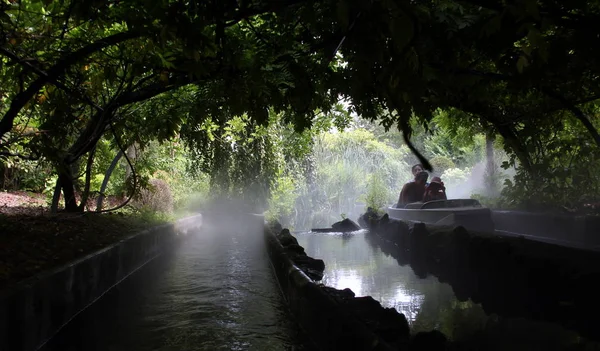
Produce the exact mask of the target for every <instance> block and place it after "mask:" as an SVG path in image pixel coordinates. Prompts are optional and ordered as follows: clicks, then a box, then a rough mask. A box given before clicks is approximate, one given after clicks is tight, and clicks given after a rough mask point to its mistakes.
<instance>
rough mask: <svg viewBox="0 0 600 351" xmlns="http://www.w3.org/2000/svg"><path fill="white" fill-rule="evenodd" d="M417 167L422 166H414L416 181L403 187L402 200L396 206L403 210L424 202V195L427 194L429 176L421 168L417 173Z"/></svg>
mask: <svg viewBox="0 0 600 351" xmlns="http://www.w3.org/2000/svg"><path fill="white" fill-rule="evenodd" d="M417 166H420V165H415V166H413V174H414V175H415V179H413V180H411V181H410V182H408V183H406V184H404V186H403V187H402V191H401V192H400V198H399V199H398V203H397V204H396V207H397V208H403V207H404V206H406V205H407V204H410V203H413V202H419V201H423V194H425V187H426V186H427V185H428V184H427V178H428V177H429V174H428V173H427V172H425V171H423V169H422V168H420V171H418V172H415V169H418V168H417Z"/></svg>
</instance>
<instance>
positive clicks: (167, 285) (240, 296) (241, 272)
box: [43, 202, 309, 351]
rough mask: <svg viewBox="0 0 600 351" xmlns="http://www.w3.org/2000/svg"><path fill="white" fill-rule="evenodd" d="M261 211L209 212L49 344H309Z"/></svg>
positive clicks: (164, 350) (64, 348) (209, 348)
mask: <svg viewBox="0 0 600 351" xmlns="http://www.w3.org/2000/svg"><path fill="white" fill-rule="evenodd" d="M263 223H264V220H263V218H262V217H257V216H252V215H247V214H243V213H242V212H240V207H239V206H237V205H236V203H235V202H234V203H233V205H228V204H227V203H225V202H223V203H221V204H219V205H215V208H213V210H212V211H206V212H205V213H203V227H202V228H201V229H200V230H196V231H190V232H189V233H188V234H187V235H188V236H187V238H186V239H185V240H184V241H183V242H181V245H180V247H179V248H178V249H177V250H176V251H175V252H170V253H168V254H166V255H163V256H162V257H159V258H158V259H156V260H155V261H153V262H151V263H150V264H148V265H146V266H145V267H144V268H142V269H141V270H140V271H138V272H136V273H135V274H133V275H132V276H130V277H129V278H128V279H126V280H125V281H123V282H122V283H121V284H120V285H118V286H117V287H116V288H114V289H113V290H111V291H110V292H109V293H108V294H107V295H105V296H104V297H103V298H102V299H100V300H99V301H98V302H96V303H95V304H94V305H92V306H91V307H90V308H88V309H87V310H85V311H84V312H83V313H81V314H80V315H79V316H78V317H76V318H75V319H74V320H73V321H72V322H71V323H70V324H69V325H68V326H67V327H65V328H64V329H63V330H62V331H61V332H60V333H59V334H58V335H57V336H56V337H55V338H54V339H52V340H51V341H50V342H49V343H48V344H47V345H46V347H45V348H44V349H43V350H45V351H49V350H57V351H58V350H60V351H71V350H72V351H75V350H91V351H94V350H98V351H100V350H103V351H104V350H159V351H171V350H173V351H175V350H206V351H213V350H257V351H262V350H273V351H280V350H292V349H294V350H308V349H309V348H308V347H305V344H304V343H305V339H303V336H302V335H301V334H300V333H299V331H298V330H299V328H298V326H297V325H296V324H295V322H293V320H292V319H291V317H290V316H289V315H288V312H287V309H286V306H285V303H284V300H283V298H282V297H281V295H280V291H279V288H278V285H277V282H276V280H275V278H274V275H273V274H272V272H271V267H270V265H269V260H268V256H267V253H266V250H265V245H264V237H263V231H262V228H263Z"/></svg>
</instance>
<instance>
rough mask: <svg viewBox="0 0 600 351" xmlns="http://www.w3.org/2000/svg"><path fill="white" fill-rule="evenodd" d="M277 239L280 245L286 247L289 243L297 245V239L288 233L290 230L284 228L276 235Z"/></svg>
mask: <svg viewBox="0 0 600 351" xmlns="http://www.w3.org/2000/svg"><path fill="white" fill-rule="evenodd" d="M277 239H278V240H279V242H280V243H281V246H283V247H287V246H290V245H298V246H299V244H298V240H296V238H295V237H294V236H293V235H292V234H291V233H290V230H289V229H287V228H285V229H283V230H282V231H281V232H280V233H279V234H278V235H277Z"/></svg>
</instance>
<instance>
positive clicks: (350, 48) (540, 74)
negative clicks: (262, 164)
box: [0, 0, 600, 189]
mask: <svg viewBox="0 0 600 351" xmlns="http://www.w3.org/2000/svg"><path fill="white" fill-rule="evenodd" d="M599 17H600V9H599V6H598V5H597V4H596V2H594V1H583V0H579V1H572V2H569V3H568V4H567V3H564V2H562V1H558V0H556V1H536V0H515V1H496V2H495V1H477V0H466V1H448V0H440V1H420V2H414V1H392V0H385V1H384V0H381V1H375V0H373V1H351V0H327V1H307V0H304V1H303V0H288V1H266V0H262V1H249V2H237V1H235V2H234V1H225V2H223V1H185V2H184V1H177V0H163V1H150V0H137V1H51V0H49V1H34V0H32V1H27V2H8V3H3V4H2V5H1V6H0V30H1V33H2V36H1V37H0V40H1V42H0V55H1V56H2V60H1V61H0V64H1V67H0V76H1V77H2V80H3V82H4V84H3V88H2V95H1V100H2V105H1V106H0V112H1V114H2V118H1V119H0V137H1V138H2V140H3V141H4V142H3V145H2V146H3V150H2V152H3V153H4V154H14V153H13V152H11V150H10V147H11V145H15V144H17V143H19V142H21V143H27V145H29V140H30V139H31V136H32V135H34V136H36V137H35V138H38V139H35V140H36V142H34V143H31V145H33V146H34V147H33V149H34V151H35V152H36V153H40V154H43V155H45V156H46V157H50V158H52V159H53V161H54V162H55V164H56V167H57V171H58V172H59V173H62V178H61V179H63V180H64V182H63V183H62V185H61V186H62V187H63V189H67V188H72V184H71V183H72V182H70V181H69V179H72V178H73V175H72V174H70V171H69V169H71V165H73V164H75V163H77V162H78V160H79V159H80V158H81V157H82V156H84V155H85V154H89V157H93V149H94V146H95V144H96V143H97V141H98V140H99V139H100V138H101V137H103V136H104V135H106V134H107V133H108V132H110V130H111V126H112V127H114V128H117V129H118V128H130V129H131V128H133V129H134V130H140V131H141V130H144V131H145V132H146V133H152V131H153V130H155V131H156V133H161V132H160V130H161V128H160V127H159V128H155V129H153V130H149V129H147V128H144V123H146V122H148V123H151V124H152V125H156V126H160V125H166V126H168V128H166V129H168V130H177V129H178V125H181V124H187V125H190V126H194V125H200V124H202V123H203V121H205V120H206V119H207V118H210V119H212V120H214V121H220V122H219V123H221V124H222V123H224V122H225V121H227V120H229V119H231V118H233V117H235V116H240V115H243V114H247V115H248V116H249V118H250V119H251V120H252V121H254V122H255V123H257V124H259V125H260V124H264V123H267V122H268V113H267V112H268V110H269V108H272V109H273V110H274V111H276V112H282V111H285V112H286V114H285V116H286V118H288V119H289V121H290V122H293V123H294V125H296V126H297V128H298V129H299V130H301V129H303V128H306V127H310V126H311V123H312V121H313V117H314V111H316V110H322V111H327V110H328V109H330V108H331V106H333V105H334V103H335V102H337V101H339V99H346V100H347V101H349V103H350V106H351V108H352V110H353V111H355V112H356V113H358V114H360V115H361V116H363V117H364V118H368V119H371V120H381V121H382V123H384V125H385V126H386V127H388V128H389V127H391V126H392V125H394V124H397V126H398V128H400V129H401V130H402V131H403V133H404V135H405V140H406V142H407V144H408V145H409V146H410V147H411V148H412V151H413V152H415V153H417V154H419V153H418V150H416V149H415V148H414V147H412V145H411V144H410V141H409V139H410V134H411V128H410V123H409V120H410V118H411V117H413V116H415V115H416V116H417V117H418V118H419V119H421V121H423V122H426V121H427V120H428V119H429V118H430V117H431V112H432V111H434V110H435V109H436V108H456V109H459V110H462V111H464V112H466V113H468V114H469V115H471V116H473V117H475V118H479V119H481V120H482V121H483V122H484V123H482V125H485V126H489V128H491V129H492V130H493V131H494V132H497V133H498V134H500V135H501V136H502V137H503V138H504V140H505V144H506V145H507V146H508V147H509V148H510V150H511V151H512V152H514V153H515V155H516V156H517V157H518V159H519V160H520V163H521V165H523V166H524V167H529V166H530V164H531V160H530V153H531V150H530V145H531V141H532V140H534V141H535V139H536V137H537V136H538V134H539V133H537V132H536V131H537V130H538V129H540V128H544V129H550V130H552V129H557V128H561V125H562V122H561V121H563V120H564V118H566V117H565V116H566V115H565V113H564V111H568V112H569V113H571V114H573V115H574V116H575V118H577V120H578V121H579V123H581V124H582V125H583V126H584V127H585V128H586V129H587V131H588V133H589V134H590V136H591V137H592V138H593V139H594V140H595V142H596V143H597V144H600V136H599V135H598V132H597V131H596V129H595V125H594V124H595V123H597V121H596V119H595V117H590V116H588V115H586V113H584V111H586V109H587V110H589V106H590V104H593V102H594V101H596V100H597V98H598V96H600V95H599V94H600V88H598V86H597V79H598V74H599V72H600V65H599V64H598V59H597V57H598V52H597V51H598V50H600V46H599V45H597V44H598V41H599V40H600V32H599V30H597V29H595V27H594V26H592V25H588V24H594V23H597V20H598V19H599ZM186 85H193V86H195V87H196V88H195V91H194V93H193V96H194V100H195V101H194V103H192V104H190V105H191V106H190V108H189V109H188V110H187V112H186V117H185V118H173V115H172V114H170V115H162V114H161V115H156V116H152V119H153V121H152V122H150V121H145V120H139V119H136V118H137V117H136V116H138V117H139V115H138V114H134V113H126V110H124V109H127V108H132V107H133V109H134V110H135V106H137V105H138V104H140V103H142V102H144V101H146V100H148V99H151V98H153V97H155V96H158V95H160V94H163V93H165V92H169V91H175V90H176V89H179V88H180V87H182V86H186ZM169 103H172V104H177V103H178V102H177V100H172V101H170V102H168V101H167V102H165V104H169ZM388 111H389V112H388ZM173 119H174V120H175V121H173ZM458 122H460V121H458V120H457V123H458ZM30 123H33V124H34V127H36V128H37V131H36V132H35V133H33V134H32V133H24V132H22V131H24V130H25V128H18V129H17V130H15V128H14V126H15V124H18V125H21V126H22V125H28V124H30ZM189 130H193V127H192V128H191V129H189ZM133 134H135V132H134V133H133ZM189 136H190V137H199V138H203V137H205V136H204V135H203V134H202V133H189ZM198 145H203V144H202V143H199V144H198ZM422 161H423V162H424V163H425V164H426V165H428V163H427V161H426V160H425V159H423V158H422Z"/></svg>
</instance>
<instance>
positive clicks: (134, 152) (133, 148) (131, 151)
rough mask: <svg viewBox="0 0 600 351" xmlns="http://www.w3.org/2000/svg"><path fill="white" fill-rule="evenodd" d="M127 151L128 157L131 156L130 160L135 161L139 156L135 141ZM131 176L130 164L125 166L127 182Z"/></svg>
mask: <svg viewBox="0 0 600 351" xmlns="http://www.w3.org/2000/svg"><path fill="white" fill-rule="evenodd" d="M125 152H126V153H127V158H129V160H130V161H131V163H135V159H136V157H137V149H136V144H135V143H133V144H132V145H131V146H129V147H128V148H127V150H126V151H125ZM129 177H131V168H130V167H129V165H128V166H127V167H126V168H125V182H127V181H128V180H129Z"/></svg>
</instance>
